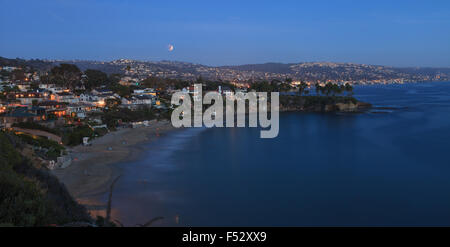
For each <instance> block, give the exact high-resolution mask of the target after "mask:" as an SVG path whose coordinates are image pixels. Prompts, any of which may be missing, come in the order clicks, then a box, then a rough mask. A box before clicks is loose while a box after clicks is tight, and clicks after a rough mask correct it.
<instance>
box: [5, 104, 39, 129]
mask: <svg viewBox="0 0 450 247" xmlns="http://www.w3.org/2000/svg"><path fill="white" fill-rule="evenodd" d="M45 119H46V113H45V109H44V108H41V107H35V106H33V107H16V108H14V109H13V110H12V111H11V112H9V113H5V114H3V115H0V122H1V123H2V124H3V126H5V127H7V128H10V127H11V126H12V125H13V124H15V123H22V122H36V121H42V120H45Z"/></svg>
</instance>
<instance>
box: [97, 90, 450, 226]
mask: <svg viewBox="0 0 450 247" xmlns="http://www.w3.org/2000/svg"><path fill="white" fill-rule="evenodd" d="M355 90H356V97H357V98H359V99H361V100H364V101H367V102H370V103H373V104H374V106H376V107H375V108H374V109H373V110H372V111H369V112H367V113H363V114H342V113H340V114H319V113H286V114H281V115H280V134H279V136H278V137H277V138H275V139H260V138H259V130H258V129H254V128H214V129H186V130H183V131H178V132H173V133H171V134H169V135H167V136H166V137H163V138H161V139H160V140H159V141H158V142H154V143H150V144H148V145H147V146H146V149H147V150H148V151H147V152H146V154H145V156H144V157H143V158H142V159H140V160H138V161H136V162H131V163H127V164H121V167H123V169H124V174H123V176H122V178H121V179H120V180H119V182H118V183H117V185H116V190H115V192H114V197H113V208H114V210H115V215H114V217H117V218H118V219H119V220H120V221H121V222H123V223H125V224H126V225H135V224H138V223H139V224H142V223H144V222H146V221H148V220H149V219H151V218H154V217H157V216H163V217H165V220H163V221H160V222H157V223H156V224H155V225H156V226H173V225H181V226H186V225H187V226H231V225H239V226H292V225H298V226H316V225H325V226H332V225H349V226H351V225H450V196H449V191H450V166H449V164H450V156H448V155H447V152H448V147H449V144H450V83H433V84H409V85H387V86H384V85H383V86H378V85H377V86H369V87H357V88H356V89H355ZM98 200H100V201H106V195H105V196H103V197H102V198H99V199H98Z"/></svg>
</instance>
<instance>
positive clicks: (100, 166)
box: [53, 121, 175, 200]
mask: <svg viewBox="0 0 450 247" xmlns="http://www.w3.org/2000/svg"><path fill="white" fill-rule="evenodd" d="M171 130H175V128H174V127H173V126H172V125H171V123H170V122H169V121H157V122H152V123H151V124H150V126H147V127H145V126H143V127H138V128H124V129H119V130H117V131H113V132H109V133H108V134H106V135H104V136H102V137H100V138H97V139H94V140H93V141H92V142H91V143H92V145H91V146H82V145H80V146H77V147H74V148H71V149H68V151H69V152H70V153H71V156H72V160H73V161H72V164H71V165H70V166H69V167H67V168H64V169H62V168H58V169H55V170H54V171H53V173H54V174H55V175H56V176H57V177H58V179H59V180H60V181H61V182H62V183H64V184H65V186H66V187H67V189H68V190H69V192H70V193H71V194H72V196H73V197H75V198H76V199H78V200H82V198H85V197H91V196H95V195H98V194H101V193H104V192H106V191H108V189H109V186H110V184H111V183H112V181H113V179H114V178H116V177H117V176H119V175H120V174H121V170H120V168H118V167H117V166H116V165H115V164H117V163H120V162H124V161H128V160H133V159H137V158H138V157H139V156H140V155H141V154H142V151H144V150H143V149H141V148H140V145H139V144H142V143H145V142H149V141H153V140H156V139H158V138H159V137H160V136H161V135H164V134H165V133H167V132H168V131H171Z"/></svg>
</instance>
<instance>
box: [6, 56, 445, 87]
mask: <svg viewBox="0 0 450 247" xmlns="http://www.w3.org/2000/svg"><path fill="white" fill-rule="evenodd" d="M61 63H70V64H75V65H77V66H78V67H79V68H80V69H81V70H83V71H84V70H86V69H96V70H100V71H103V72H105V73H108V74H112V73H119V74H127V75H130V76H133V77H138V78H145V77H148V76H158V77H166V78H179V79H186V80H195V79H197V78H198V77H200V76H201V77H203V78H205V79H211V80H227V81H231V80H236V79H237V80H272V79H285V78H293V79H296V80H304V81H324V80H332V81H354V82H374V83H378V82H385V81H390V82H392V81H403V80H404V81H433V80H441V81H443V80H445V81H450V68H420V67H417V68H413V67H411V68H397V67H390V66H382V65H366V64H354V63H332V62H307V63H264V64H246V65H236V66H219V67H213V66H206V65H201V64H194V63H187V62H178V61H156V62H152V61H138V60H130V59H118V60H114V61H108V62H103V61H87V60H86V61H83V60H39V59H31V60H24V59H19V58H16V59H9V58H3V57H0V66H27V67H32V68H34V69H37V70H40V71H48V70H50V69H51V68H52V67H53V66H56V65H58V64H61Z"/></svg>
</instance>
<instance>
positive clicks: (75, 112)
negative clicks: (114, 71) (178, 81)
mask: <svg viewBox="0 0 450 247" xmlns="http://www.w3.org/2000/svg"><path fill="white" fill-rule="evenodd" d="M2 85H3V86H4V87H3V88H0V90H1V91H0V94H2V96H3V97H2V100H1V101H0V127H2V128H5V127H6V128H9V127H11V126H12V125H13V124H15V123H20V122H36V121H45V120H48V119H51V118H53V119H74V118H78V119H86V118H87V117H88V116H89V114H88V113H90V112H101V111H102V110H103V109H104V108H105V107H107V101H108V99H113V100H117V101H120V102H121V104H120V105H119V107H126V108H129V109H135V108H138V107H141V106H147V107H152V106H155V107H159V105H160V102H159V100H158V97H157V95H156V91H155V90H153V89H151V88H146V89H138V90H134V92H133V94H132V95H131V96H130V97H127V98H125V97H120V96H119V95H118V94H116V93H114V92H113V91H112V90H110V89H106V88H101V89H94V90H92V91H91V92H89V93H82V94H80V95H76V94H75V93H73V92H71V90H69V89H67V88H62V87H58V86H56V85H54V84H39V88H38V89H35V90H32V89H31V88H30V84H21V85H22V86H21V87H18V85H17V84H15V83H11V82H8V84H7V85H6V86H5V83H2ZM25 85H27V86H25ZM5 87H10V88H16V90H14V91H8V92H6V91H4V90H3V89H4V88H5ZM67 117H68V118H67ZM88 120H89V119H88ZM68 121H70V120H68Z"/></svg>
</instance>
